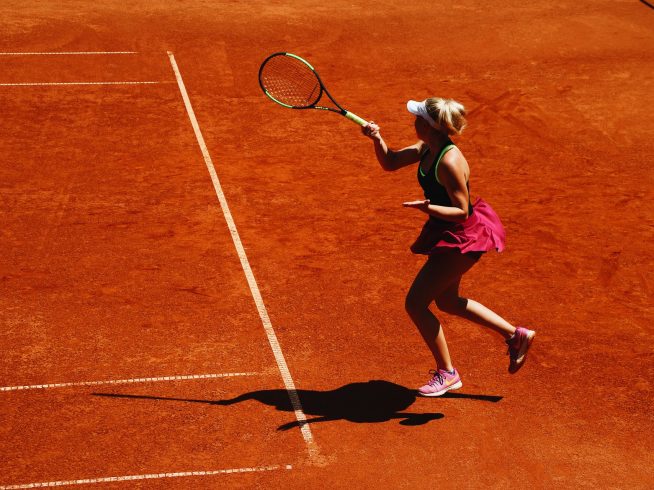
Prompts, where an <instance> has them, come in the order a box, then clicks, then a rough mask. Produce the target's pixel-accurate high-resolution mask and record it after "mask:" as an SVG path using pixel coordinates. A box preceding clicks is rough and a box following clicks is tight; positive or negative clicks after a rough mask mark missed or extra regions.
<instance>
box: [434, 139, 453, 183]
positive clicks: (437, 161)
mask: <svg viewBox="0 0 654 490" xmlns="http://www.w3.org/2000/svg"><path fill="white" fill-rule="evenodd" d="M455 147H456V145H453V144H450V145H446V146H445V148H443V149H442V150H441V154H440V155H438V160H436V164H435V165H434V175H435V176H436V182H438V183H439V184H440V185H443V184H441V181H440V180H438V164H439V163H441V160H442V159H443V157H444V156H445V154H446V153H447V152H448V151H450V150H451V149H452V148H455Z"/></svg>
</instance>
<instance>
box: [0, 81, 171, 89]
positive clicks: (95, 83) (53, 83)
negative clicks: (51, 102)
mask: <svg viewBox="0 0 654 490" xmlns="http://www.w3.org/2000/svg"><path fill="white" fill-rule="evenodd" d="M159 83H175V82H174V81H172V80H165V81H163V82H26V83H0V87H33V86H47V85H157V84H159Z"/></svg>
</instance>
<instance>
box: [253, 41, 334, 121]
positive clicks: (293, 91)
mask: <svg viewBox="0 0 654 490" xmlns="http://www.w3.org/2000/svg"><path fill="white" fill-rule="evenodd" d="M259 85H260V86H261V90H263V93H264V94H266V96H268V98H270V99H271V100H272V101H273V102H276V103H278V104H279V105H282V106H284V107H289V108H291V109H309V108H311V107H315V105H316V103H317V102H318V101H319V100H320V97H322V93H323V90H324V87H323V85H322V82H321V81H320V78H319V77H318V74H317V73H316V71H315V70H314V68H313V66H311V65H310V64H309V62H308V61H306V60H304V59H302V58H300V57H299V56H297V55H294V54H292V53H285V52H280V53H274V54H271V55H270V56H268V57H267V58H266V59H265V60H264V61H263V63H261V67H260V68H259Z"/></svg>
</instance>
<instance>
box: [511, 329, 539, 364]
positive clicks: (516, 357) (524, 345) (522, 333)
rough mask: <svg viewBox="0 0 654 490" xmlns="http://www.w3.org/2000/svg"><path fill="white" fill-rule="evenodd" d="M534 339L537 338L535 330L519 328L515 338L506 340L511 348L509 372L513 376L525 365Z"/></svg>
mask: <svg viewBox="0 0 654 490" xmlns="http://www.w3.org/2000/svg"><path fill="white" fill-rule="evenodd" d="M534 337H536V332H534V331H533V330H528V329H526V328H523V327H518V328H517V329H516V331H515V334H514V335H513V337H511V338H510V339H507V340H506V344H507V345H508V346H509V350H508V352H507V354H508V355H509V358H510V362H509V372H510V373H511V374H513V373H515V372H517V371H518V369H520V368H521V367H522V365H523V364H524V362H525V360H526V359H527V352H528V351H529V347H530V346H531V343H532V342H533V341H534Z"/></svg>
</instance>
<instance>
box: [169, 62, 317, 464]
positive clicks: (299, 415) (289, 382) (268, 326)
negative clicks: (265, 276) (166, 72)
mask: <svg viewBox="0 0 654 490" xmlns="http://www.w3.org/2000/svg"><path fill="white" fill-rule="evenodd" d="M168 57H169V58H170V64H171V65H172V67H173V71H174V72H175V77H176V78H177V85H178V86H179V91H180V93H181V94H182V99H184V105H185V106H186V111H187V112H188V117H189V119H190V120H191V125H192V126H193V131H194V132H195V137H196V138H197V140H198V144H199V145H200V149H201V150H202V155H203V156H204V162H205V163H206V165H207V169H208V170H209V174H210V175H211V181H212V182H213V186H214V189H215V190H216V195H217V196H218V201H219V202H220V207H221V208H222V211H223V214H224V216H225V221H226V222H227V227H228V228H229V231H230V233H231V235H232V241H233V242H234V246H235V247H236V251H237V253H238V257H239V259H240V260H241V266H242V267H243V271H244V272H245V277H246V278H247V281H248V285H249V286H250V291H251V292H252V297H253V298H254V302H255V303H256V306H257V310H258V311H259V317H260V318H261V322H262V323H263V328H264V329H265V331H266V335H267V337H268V342H269V343H270V347H271V348H272V351H273V354H274V356H275V360H276V361H277V367H278V368H279V372H280V373H281V375H282V379H283V380H284V386H285V387H286V391H287V392H288V396H289V398H290V399H291V404H292V405H293V410H294V412H295V418H296V419H297V421H298V425H299V426H300V430H301V431H302V436H303V437H304V441H305V442H306V444H307V448H308V450H309V455H310V456H311V457H312V458H314V457H317V456H318V448H317V446H316V444H315V442H314V440H313V435H312V434H311V428H310V427H309V424H308V423H307V418H306V416H305V415H304V411H303V410H302V404H301V403H300V398H299V397H298V394H297V390H296V388H295V383H294V382H293V378H292V377H291V372H290V371H289V369H288V365H287V364H286V359H284V354H283V353H282V348H281V347H280V345H279V341H278V340H277V335H276V334H275V330H274V329H273V326H272V322H271V321H270V317H269V316H268V311H267V310H266V306H265V305H264V303H263V298H262V297H261V293H260V292H259V287H258V286H257V281H256V279H255V278H254V274H253V273H252V268H251V267H250V261H249V260H248V258H247V255H246V254H245V249H244V248H243V243H242V242H241V238H240V236H239V234H238V231H237V230H236V224H235V223H234V219H233V218H232V213H231V211H230V210H229V206H228V205H227V199H226V198H225V194H224V193H223V190H222V186H221V185H220V181H219V180H218V175H217V174H216V169H215V167H214V165H213V162H212V160H211V156H210V155H209V150H208V149H207V145H206V143H205V142H204V138H203V136H202V132H201V131H200V125H199V124H198V120H197V118H196V117H195V112H194V111H193V107H192V106H191V101H190V100H189V97H188V93H187V92H186V87H185V86H184V81H183V80H182V74H181V73H180V71H179V68H178V67H177V62H176V61H175V56H174V55H173V53H171V52H170V51H168Z"/></svg>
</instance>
